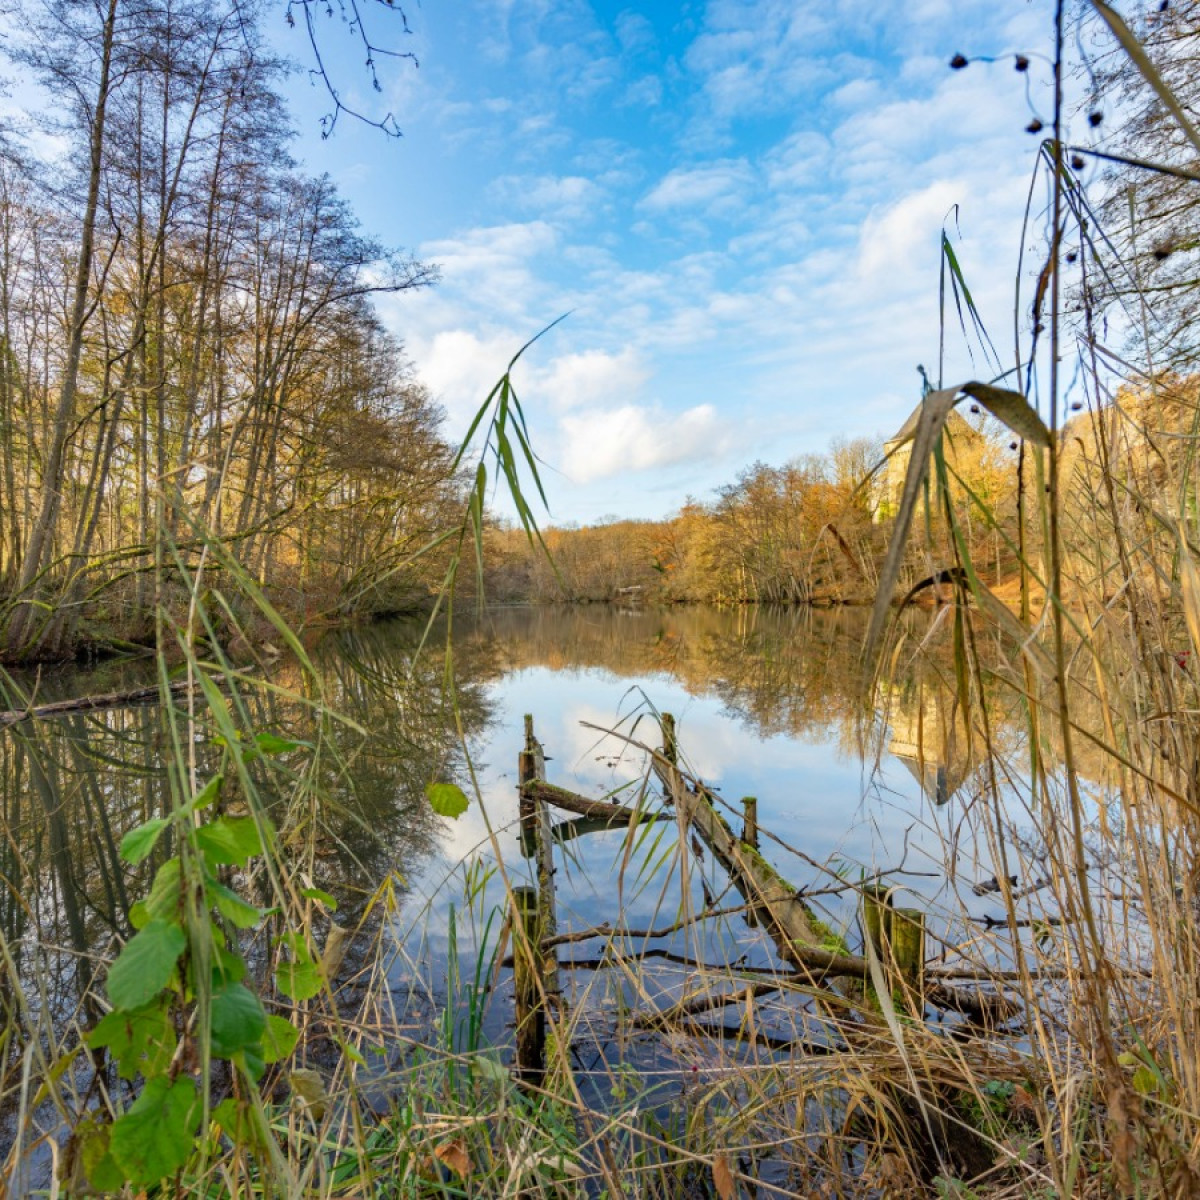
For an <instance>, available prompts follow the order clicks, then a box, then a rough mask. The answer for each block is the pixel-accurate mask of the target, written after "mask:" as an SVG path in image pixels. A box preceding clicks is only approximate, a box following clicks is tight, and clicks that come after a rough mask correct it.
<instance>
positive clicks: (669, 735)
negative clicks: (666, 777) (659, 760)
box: [662, 712, 679, 767]
mask: <svg viewBox="0 0 1200 1200" xmlns="http://www.w3.org/2000/svg"><path fill="white" fill-rule="evenodd" d="M662 739H663V758H665V759H666V760H667V762H669V763H670V764H671V766H673V767H677V766H678V765H679V739H678V738H677V737H676V736H675V718H674V717H673V716H672V715H671V714H670V713H668V712H665V713H663V715H662Z"/></svg>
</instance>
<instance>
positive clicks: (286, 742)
mask: <svg viewBox="0 0 1200 1200" xmlns="http://www.w3.org/2000/svg"><path fill="white" fill-rule="evenodd" d="M254 745H255V746H256V747H257V748H258V750H259V751H260V753H262V754H286V753H287V752H288V751H289V750H299V749H301V748H302V747H303V748H304V749H307V750H311V749H312V742H294V741H292V740H291V739H290V738H283V737H280V736H279V735H278V734H277V733H256V734H255V735H254Z"/></svg>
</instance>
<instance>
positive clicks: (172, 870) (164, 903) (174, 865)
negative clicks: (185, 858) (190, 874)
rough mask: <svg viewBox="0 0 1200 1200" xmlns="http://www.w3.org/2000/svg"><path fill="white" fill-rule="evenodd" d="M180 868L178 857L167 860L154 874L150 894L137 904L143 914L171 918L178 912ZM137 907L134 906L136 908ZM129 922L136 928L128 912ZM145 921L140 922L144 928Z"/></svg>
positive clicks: (131, 915) (135, 923)
mask: <svg viewBox="0 0 1200 1200" xmlns="http://www.w3.org/2000/svg"><path fill="white" fill-rule="evenodd" d="M181 869H182V868H181V867H180V863H179V855H175V857H174V858H168V859H167V861H166V862H165V863H163V865H162V866H161V867H159V868H158V871H157V872H156V873H155V876H154V882H153V883H152V884H151V885H150V892H149V894H148V895H147V896H146V899H145V900H143V901H139V904H140V905H141V906H142V908H143V909H144V912H145V914H146V915H147V916H148V917H150V918H155V917H173V916H174V915H175V914H176V912H178V910H179V896H180V892H179V880H180V873H181ZM137 907H138V905H134V908H137ZM130 920H131V921H132V922H133V924H134V927H135V928H137V922H136V921H134V920H133V913H132V911H131V912H130ZM145 924H146V922H145V921H143V922H142V925H143V926H144V925H145Z"/></svg>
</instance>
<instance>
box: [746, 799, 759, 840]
mask: <svg viewBox="0 0 1200 1200" xmlns="http://www.w3.org/2000/svg"><path fill="white" fill-rule="evenodd" d="M742 813H743V820H742V841H743V842H745V843H746V845H747V846H753V847H754V849H755V850H757V849H758V797H757V796H743V797H742Z"/></svg>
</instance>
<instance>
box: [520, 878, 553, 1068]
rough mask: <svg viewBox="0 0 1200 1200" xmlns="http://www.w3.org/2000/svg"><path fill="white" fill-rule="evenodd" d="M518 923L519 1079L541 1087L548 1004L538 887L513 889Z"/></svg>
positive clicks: (544, 1063) (544, 1066)
mask: <svg viewBox="0 0 1200 1200" xmlns="http://www.w3.org/2000/svg"><path fill="white" fill-rule="evenodd" d="M513 904H514V906H515V908H516V924H515V927H514V932H515V934H516V936H515V937H514V938H513V987H514V991H515V993H516V1016H517V1078H518V1080H519V1081H520V1083H521V1084H522V1085H523V1086H525V1087H533V1088H539V1087H541V1086H542V1081H543V1080H544V1079H545V1077H546V1006H545V1004H544V1003H543V996H544V984H543V982H542V977H543V968H542V949H541V945H542V931H541V928H540V926H541V921H540V919H539V914H538V894H537V888H532V887H515V888H513Z"/></svg>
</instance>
